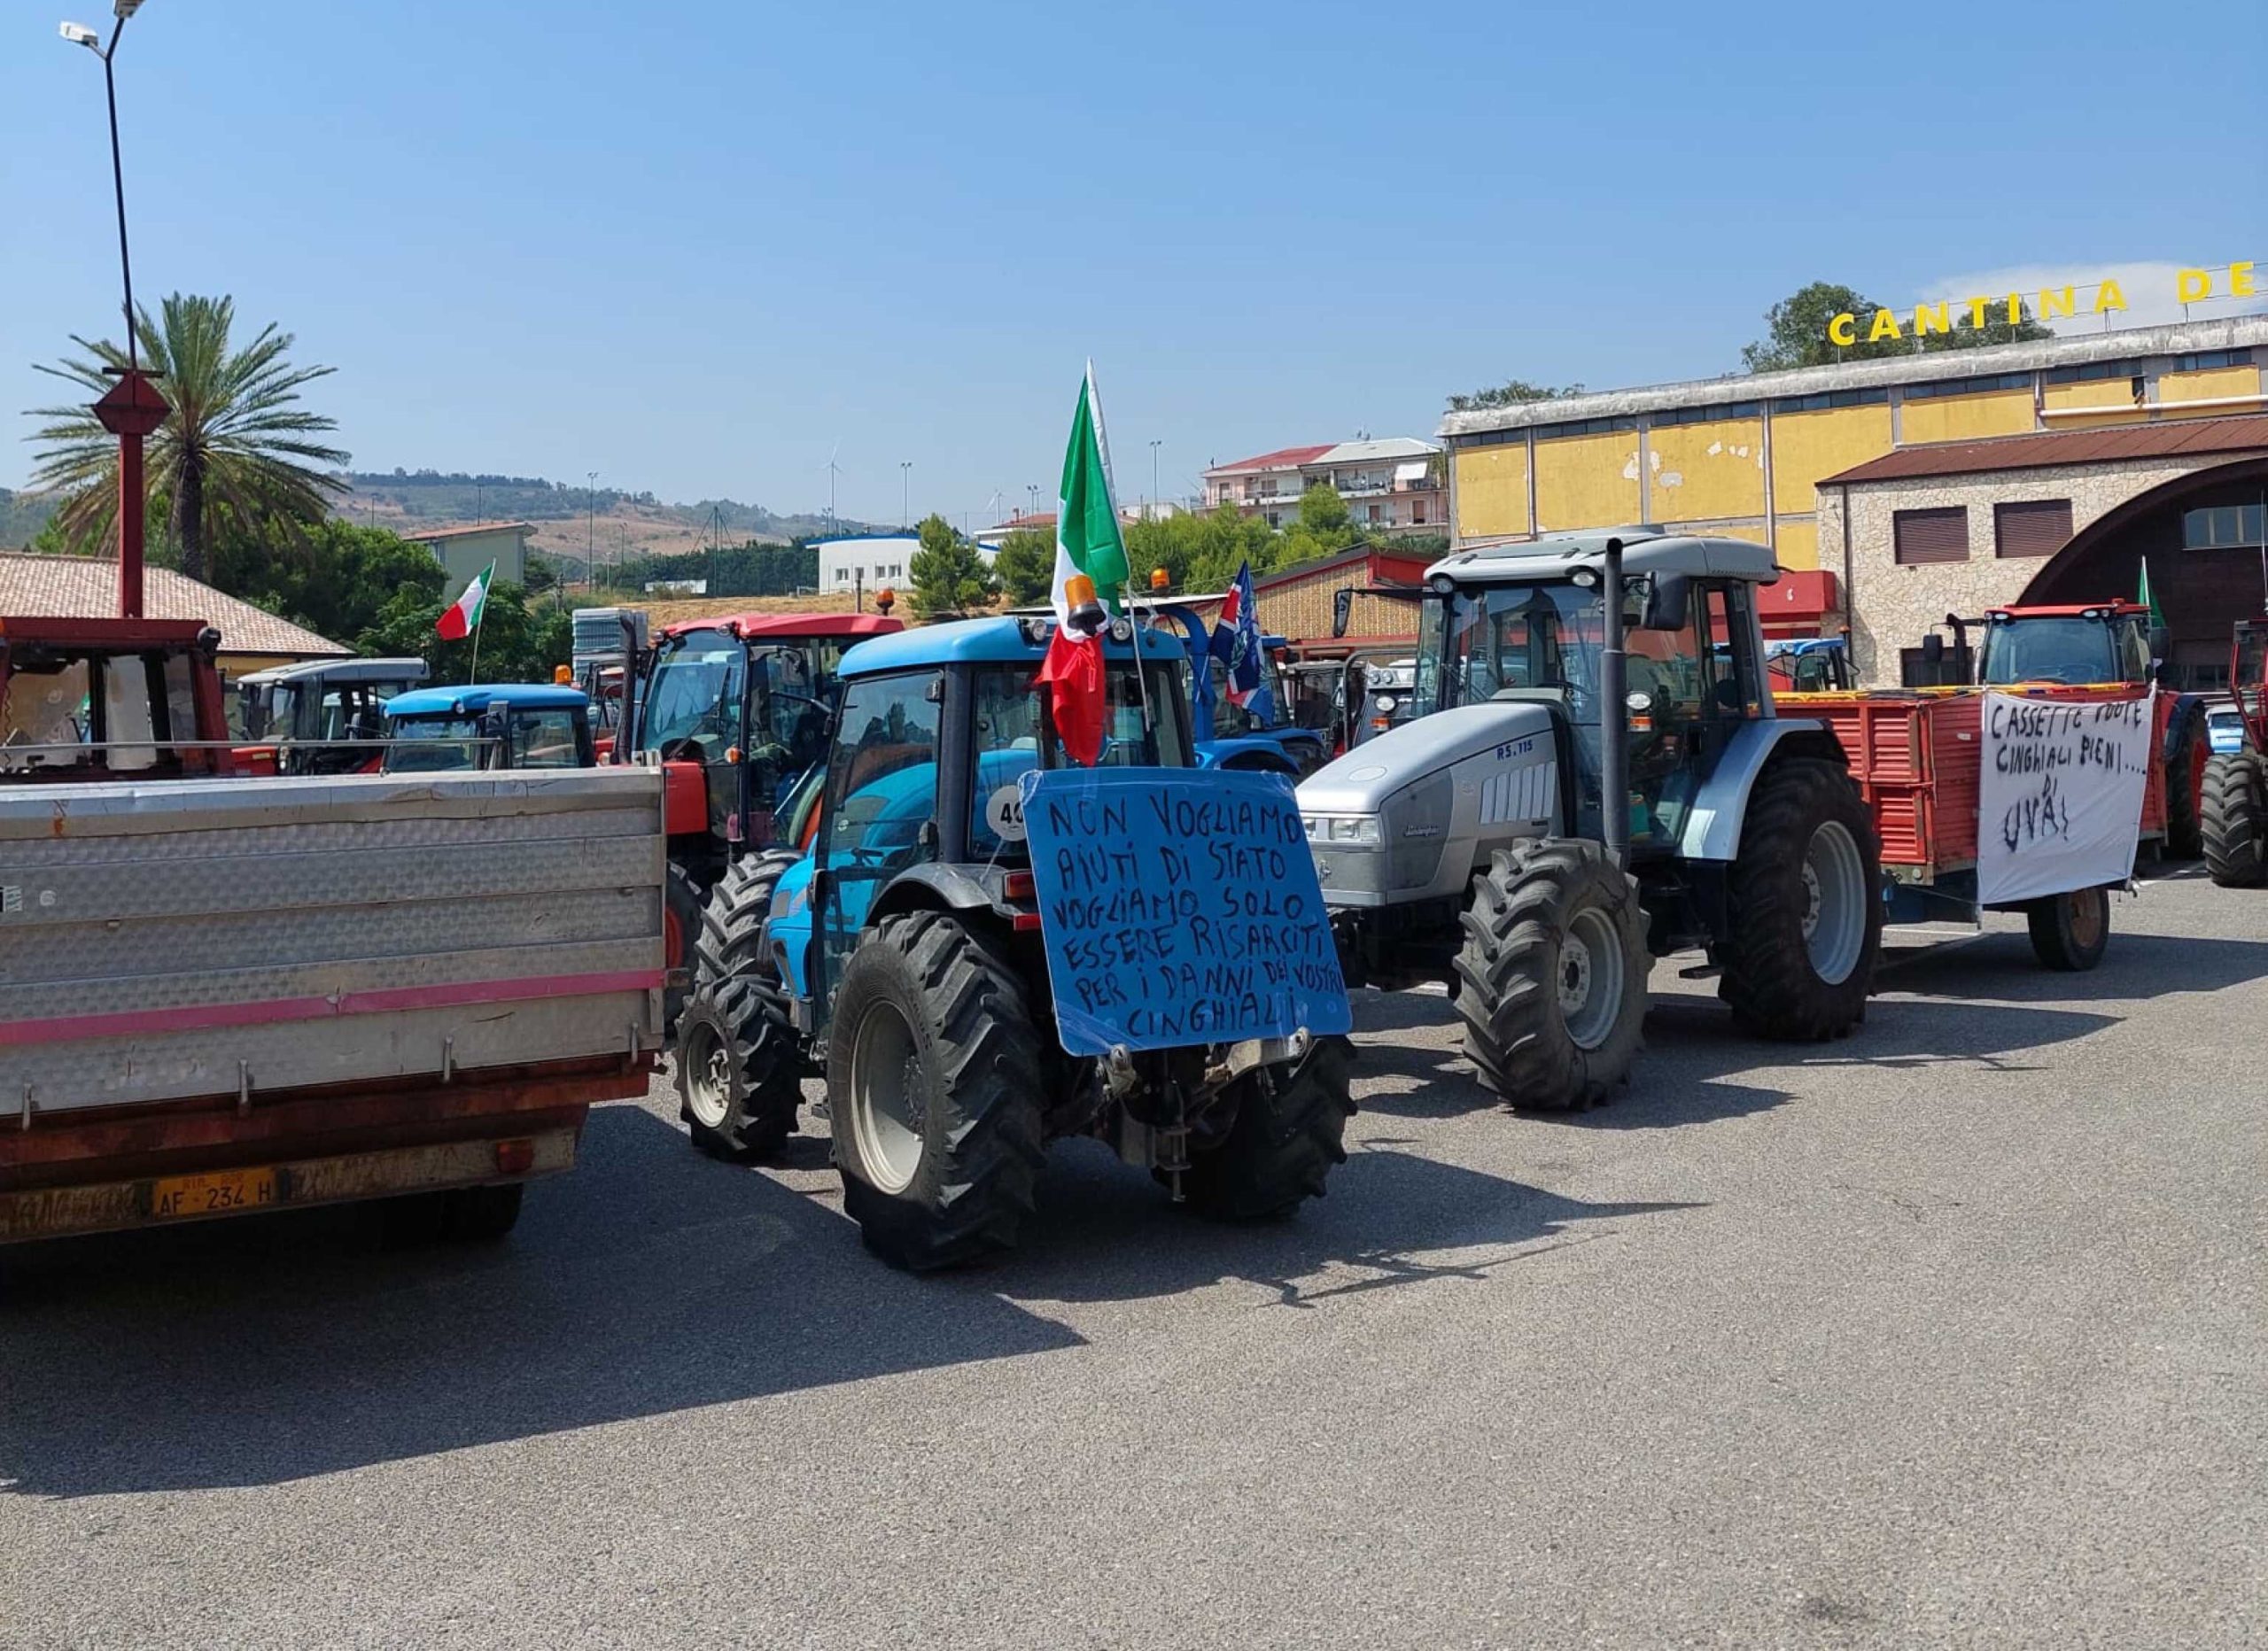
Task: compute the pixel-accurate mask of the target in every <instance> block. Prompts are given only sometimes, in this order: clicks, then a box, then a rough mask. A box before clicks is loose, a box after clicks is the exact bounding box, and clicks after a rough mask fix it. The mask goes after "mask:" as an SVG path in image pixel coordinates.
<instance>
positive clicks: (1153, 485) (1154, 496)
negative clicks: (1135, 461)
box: [1150, 438, 1164, 510]
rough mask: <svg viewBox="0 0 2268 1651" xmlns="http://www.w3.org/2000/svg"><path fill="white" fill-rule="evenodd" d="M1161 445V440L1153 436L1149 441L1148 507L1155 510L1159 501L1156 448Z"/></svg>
mask: <svg viewBox="0 0 2268 1651" xmlns="http://www.w3.org/2000/svg"><path fill="white" fill-rule="evenodd" d="M1163 445H1164V443H1163V442H1162V440H1161V439H1160V438H1152V439H1151V442H1150V508H1151V509H1152V510H1155V509H1156V508H1158V505H1159V504H1160V502H1161V500H1159V498H1158V449H1159V448H1160V447H1161V446H1163Z"/></svg>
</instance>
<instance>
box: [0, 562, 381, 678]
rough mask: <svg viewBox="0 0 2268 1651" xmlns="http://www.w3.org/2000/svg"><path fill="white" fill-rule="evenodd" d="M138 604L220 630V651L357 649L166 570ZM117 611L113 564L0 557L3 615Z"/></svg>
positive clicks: (338, 652) (327, 652) (156, 572)
mask: <svg viewBox="0 0 2268 1651" xmlns="http://www.w3.org/2000/svg"><path fill="white" fill-rule="evenodd" d="M142 605H143V608H144V611H145V612H146V613H147V614H148V616H149V617H151V618H152V619H194V620H201V621H203V622H204V623H205V624H209V625H211V626H213V627H214V629H215V630H217V631H219V632H220V633H221V652H222V653H224V654H288V655H296V656H298V657H300V658H310V659H312V658H334V659H336V658H345V657H346V656H347V655H351V654H353V651H354V650H353V648H351V647H342V646H341V645H340V644H338V643H337V642H334V641H332V640H330V638H328V637H321V636H317V635H316V634H315V632H312V631H309V630H306V629H304V628H302V627H301V626H299V625H295V624H292V623H291V621H290V620H288V619H279V618H277V617H276V616H275V615H274V614H271V613H263V612H261V611H260V609H259V608H255V607H253V606H252V604H251V603H250V602H241V601H237V599H236V598H235V597H233V596H226V595H223V594H222V593H221V592H219V591H216V590H214V588H213V587H212V586H211V585H201V584H199V583H198V581H197V580H195V579H192V578H190V577H188V576H187V575H186V574H183V573H177V572H175V570H173V569H171V568H160V567H157V566H154V565H152V566H146V567H144V569H143V570H142ZM117 611H118V563H117V562H113V561H110V560H108V559H103V560H97V559H96V558H94V557H91V556H41V555H34V554H28V553H24V552H4V553H0V615H9V614H20V615H22V616H24V617H26V618H50V619H106V618H109V617H111V616H113V615H115V614H116V613H117Z"/></svg>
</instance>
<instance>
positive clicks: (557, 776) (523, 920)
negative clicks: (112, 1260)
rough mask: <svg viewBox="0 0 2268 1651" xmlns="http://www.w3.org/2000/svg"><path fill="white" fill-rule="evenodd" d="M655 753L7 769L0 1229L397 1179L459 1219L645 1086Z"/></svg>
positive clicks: (483, 1208) (325, 1192)
mask: <svg viewBox="0 0 2268 1651" xmlns="http://www.w3.org/2000/svg"><path fill="white" fill-rule="evenodd" d="M663 842H664V837H663V830H662V795H661V785H660V782H659V779H658V778H657V777H656V775H655V774H653V773H652V772H650V771H644V770H640V769H605V770H599V769H586V770H579V771H559V772H550V773H539V772H517V773H466V774H447V775H421V776H415V777H402V778H387V777H375V776H374V777H361V776H351V777H338V778H307V779H291V778H283V779H262V780H250V781H248V780H245V779H228V778H220V779H195V778H184V779H171V780H166V781H161V782H157V783H147V782H144V783H110V784H92V785H41V786H31V787H13V788H0V1105H4V1116H5V1123H4V1127H0V1242H4V1241H8V1240H16V1239H27V1238H38V1237H50V1236H61V1235H67V1234H75V1233H87V1232H95V1231H100V1230H105V1229H117V1228H127V1227H136V1226H143V1225H148V1224H163V1223H167V1222H170V1221H182V1220H193V1219H201V1218H205V1217H208V1216H219V1215H231V1214H238V1213H245V1212H248V1211H256V1210H263V1209H271V1208H278V1207H289V1206H294V1205H309V1204H327V1203H337V1202H341V1201H346V1200H350V1199H359V1198H391V1197H397V1196H400V1195H405V1194H439V1195H441V1196H440V1197H439V1198H435V1199H432V1200H430V1201H429V1203H428V1204H427V1205H421V1206H420V1207H431V1208H432V1209H434V1210H435V1211H436V1212H437V1213H439V1216H440V1217H441V1219H442V1220H443V1221H444V1223H445V1224H446V1225H447V1228H448V1229H451V1230H454V1231H455V1232H457V1233H460V1234H462V1235H464V1236H494V1235H497V1234H500V1233H501V1232H502V1231H504V1230H506V1229H509V1226H510V1225H511V1222H512V1221H513V1219H514V1218H515V1217H516V1216H517V1212H518V1208H519V1198H520V1187H521V1183H523V1182H525V1181H527V1180H528V1179H530V1178H532V1177H535V1176H540V1175H545V1174H556V1173H559V1172H561V1171H563V1170H566V1169H568V1168H570V1167H571V1166H572V1165H573V1163H574V1159H575V1153H576V1146H577V1142H578V1139H579V1134H580V1131H581V1128H582V1124H583V1119H584V1114H585V1112H586V1109H587V1108H588V1107H589V1106H590V1105H591V1104H592V1103H593V1102H596V1101H605V1100H614V1099H622V1098H628V1097H636V1096H640V1095H642V1094H644V1093H645V1090H646V1088H647V1085H648V1082H649V1078H650V1075H651V1072H652V1068H653V1066H654V1060H655V1050H656V1047H657V1044H658V1042H659V1038H660V1032H661V991H662V987H663V984H664V965H663V958H662V880H663V869H664V848H663Z"/></svg>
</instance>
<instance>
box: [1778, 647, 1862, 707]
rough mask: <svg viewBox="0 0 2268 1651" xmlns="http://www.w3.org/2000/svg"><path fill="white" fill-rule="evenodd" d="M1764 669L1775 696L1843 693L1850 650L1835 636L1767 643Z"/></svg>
mask: <svg viewBox="0 0 2268 1651" xmlns="http://www.w3.org/2000/svg"><path fill="white" fill-rule="evenodd" d="M1764 669H1765V671H1766V673H1767V675H1769V676H1770V677H1771V678H1772V691H1773V692H1774V693H1775V694H1847V693H1849V692H1850V689H1851V650H1850V649H1849V648H1848V647H1845V646H1844V642H1843V639H1842V638H1841V637H1839V636H1817V637H1800V638H1794V639H1783V640H1780V641H1775V642H1767V643H1766V644H1765V645H1764Z"/></svg>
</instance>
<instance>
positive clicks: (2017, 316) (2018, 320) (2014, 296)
mask: <svg viewBox="0 0 2268 1651" xmlns="http://www.w3.org/2000/svg"><path fill="white" fill-rule="evenodd" d="M2022 324H2023V293H2021V292H2011V293H2009V294H2008V325H2009V326H2011V327H2016V326H2020V325H2022Z"/></svg>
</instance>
